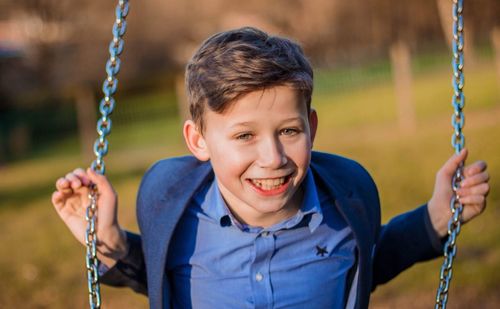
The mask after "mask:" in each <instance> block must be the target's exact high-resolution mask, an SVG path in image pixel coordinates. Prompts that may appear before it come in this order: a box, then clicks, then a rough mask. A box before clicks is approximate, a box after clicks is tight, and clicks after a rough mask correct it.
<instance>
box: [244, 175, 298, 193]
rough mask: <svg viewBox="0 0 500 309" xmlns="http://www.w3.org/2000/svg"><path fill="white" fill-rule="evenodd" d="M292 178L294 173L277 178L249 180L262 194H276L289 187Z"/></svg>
mask: <svg viewBox="0 0 500 309" xmlns="http://www.w3.org/2000/svg"><path fill="white" fill-rule="evenodd" d="M291 179H292V174H290V175H287V176H283V177H276V178H249V179H247V182H248V183H249V184H250V185H251V186H252V188H253V189H254V190H256V191H257V192H258V193H260V194H263V195H276V194H280V193H283V192H285V191H286V190H287V189H288V186H289V185H290V180H291Z"/></svg>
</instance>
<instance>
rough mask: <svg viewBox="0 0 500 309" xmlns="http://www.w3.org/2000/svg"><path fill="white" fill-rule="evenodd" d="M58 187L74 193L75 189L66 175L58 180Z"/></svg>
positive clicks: (67, 192)
mask: <svg viewBox="0 0 500 309" xmlns="http://www.w3.org/2000/svg"><path fill="white" fill-rule="evenodd" d="M56 189H57V190H58V191H60V192H62V193H64V194H71V193H73V189H71V183H70V182H69V180H67V179H66V178H64V177H61V178H59V179H58V180H57V181H56Z"/></svg>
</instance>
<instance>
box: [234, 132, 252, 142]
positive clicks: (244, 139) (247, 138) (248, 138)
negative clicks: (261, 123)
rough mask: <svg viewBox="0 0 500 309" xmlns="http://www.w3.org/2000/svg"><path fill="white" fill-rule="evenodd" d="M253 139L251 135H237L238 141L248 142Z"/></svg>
mask: <svg viewBox="0 0 500 309" xmlns="http://www.w3.org/2000/svg"><path fill="white" fill-rule="evenodd" d="M252 137H253V135H252V134H251V133H241V134H238V135H236V139H237V140H242V141H248V140H250V139H251V138H252Z"/></svg>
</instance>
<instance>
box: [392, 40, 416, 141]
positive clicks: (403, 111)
mask: <svg viewBox="0 0 500 309" xmlns="http://www.w3.org/2000/svg"><path fill="white" fill-rule="evenodd" d="M390 57H391V67H392V74H393V79H394V88H395V91H396V102H397V114H398V124H399V127H400V129H401V130H402V132H403V133H405V134H407V133H414V132H415V130H416V127H417V124H416V119H415V107H414V103H413V93H412V76H411V55H410V49H409V47H408V44H407V43H405V42H403V41H401V40H399V41H397V42H395V43H393V44H392V45H391V47H390Z"/></svg>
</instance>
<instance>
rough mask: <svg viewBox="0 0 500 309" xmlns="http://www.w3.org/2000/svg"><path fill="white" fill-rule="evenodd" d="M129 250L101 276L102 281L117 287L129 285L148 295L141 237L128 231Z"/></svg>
mask: <svg viewBox="0 0 500 309" xmlns="http://www.w3.org/2000/svg"><path fill="white" fill-rule="evenodd" d="M126 238H127V245H128V246H127V247H128V252H127V254H126V255H125V257H123V258H122V259H120V260H118V261H117V262H116V264H115V265H114V266H113V267H112V268H111V269H109V270H107V271H106V272H105V273H104V274H103V275H102V276H101V282H102V283H104V284H107V285H111V286H115V287H123V286H128V287H130V288H131V289H132V290H134V291H136V292H138V293H141V294H145V295H147V281H146V265H145V263H144V256H143V253H142V241H141V237H140V236H139V235H137V234H134V233H131V232H126Z"/></svg>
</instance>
